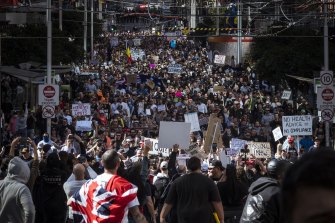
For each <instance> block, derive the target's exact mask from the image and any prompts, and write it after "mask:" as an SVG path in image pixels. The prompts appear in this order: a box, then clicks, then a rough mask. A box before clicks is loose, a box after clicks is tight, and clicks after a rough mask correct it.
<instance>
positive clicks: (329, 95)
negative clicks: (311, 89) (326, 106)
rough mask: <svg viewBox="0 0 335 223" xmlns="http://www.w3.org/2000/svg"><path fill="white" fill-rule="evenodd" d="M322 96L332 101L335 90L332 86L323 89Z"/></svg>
mask: <svg viewBox="0 0 335 223" xmlns="http://www.w3.org/2000/svg"><path fill="white" fill-rule="evenodd" d="M321 97H322V99H323V100H325V101H331V100H333V98H334V91H333V90H332V89H330V88H326V89H323V91H322V92H321Z"/></svg>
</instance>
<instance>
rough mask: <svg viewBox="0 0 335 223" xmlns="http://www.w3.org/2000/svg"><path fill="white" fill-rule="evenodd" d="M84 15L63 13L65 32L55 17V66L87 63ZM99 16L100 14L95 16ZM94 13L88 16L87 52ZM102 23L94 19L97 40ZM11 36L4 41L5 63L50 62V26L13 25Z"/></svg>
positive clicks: (95, 38) (7, 32)
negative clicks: (84, 48)
mask: <svg viewBox="0 0 335 223" xmlns="http://www.w3.org/2000/svg"><path fill="white" fill-rule="evenodd" d="M83 14H84V13H83V12H82V11H78V12H73V11H71V12H66V11H64V12H63V31H60V30H59V28H58V14H53V18H52V20H53V28H52V35H53V39H52V63H53V64H55V65H56V64H60V63H62V64H68V63H71V62H79V61H82V60H83V56H84V51H83V33H84V31H83V30H84V28H83V18H84V15H83ZM95 15H96V14H95ZM89 22H90V13H88V29H87V36H88V39H87V44H88V45H87V49H90V45H89V44H90V39H89V38H90V23H89ZM101 32H102V24H101V21H99V20H98V19H97V18H94V40H95V42H96V41H98V40H99V34H100V33H101ZM6 34H7V36H11V37H13V38H10V37H9V38H6V39H3V40H2V55H3V56H2V61H3V64H4V65H17V64H19V63H22V62H27V61H35V62H40V63H42V64H46V63H47V61H46V60H47V39H46V36H47V27H46V25H45V24H27V25H24V26H12V27H11V28H10V29H9V30H6Z"/></svg>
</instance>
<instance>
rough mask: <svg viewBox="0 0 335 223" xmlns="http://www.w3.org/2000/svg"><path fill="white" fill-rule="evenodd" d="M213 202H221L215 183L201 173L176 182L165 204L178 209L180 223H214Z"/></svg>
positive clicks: (191, 174) (187, 175)
mask: <svg viewBox="0 0 335 223" xmlns="http://www.w3.org/2000/svg"><path fill="white" fill-rule="evenodd" d="M213 201H214V202H220V201H221V199H220V195H219V191H218V188H217V186H216V185H215V183H214V182H213V181H212V180H211V179H209V178H208V177H206V176H204V175H202V174H200V173H190V174H186V175H184V176H182V177H180V178H178V179H176V180H175V182H174V183H173V184H172V186H171V188H170V191H169V194H168V196H167V198H166V200H165V203H167V204H172V205H173V206H174V207H176V210H177V215H178V223H203V222H206V223H214V217H213V207H212V204H211V202H213Z"/></svg>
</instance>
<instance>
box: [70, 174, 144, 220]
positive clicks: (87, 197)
mask: <svg viewBox="0 0 335 223" xmlns="http://www.w3.org/2000/svg"><path fill="white" fill-rule="evenodd" d="M136 195H137V187H136V186H134V185H133V184H131V183H129V182H128V181H127V180H125V179H123V178H122V177H120V176H117V175H111V174H102V175H99V176H98V177H97V178H95V179H94V180H89V181H88V182H86V183H85V184H84V185H83V186H82V187H81V189H80V190H79V191H78V192H76V193H75V194H74V195H73V196H72V197H71V198H70V199H69V201H68V205H70V206H71V207H72V210H73V220H74V222H75V223H93V222H97V223H107V222H113V223H121V222H122V221H123V220H124V219H125V218H127V217H128V216H127V213H128V210H127V205H128V204H129V202H131V201H134V200H135V199H136Z"/></svg>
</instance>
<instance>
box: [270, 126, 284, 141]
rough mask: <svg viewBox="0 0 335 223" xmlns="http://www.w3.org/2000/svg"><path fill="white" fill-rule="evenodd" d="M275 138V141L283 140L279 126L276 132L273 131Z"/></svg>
mask: <svg viewBox="0 0 335 223" xmlns="http://www.w3.org/2000/svg"><path fill="white" fill-rule="evenodd" d="M272 134H273V138H274V139H275V141H278V140H279V139H281V138H283V133H282V132H281V129H280V127H279V126H278V127H277V128H275V129H274V130H272Z"/></svg>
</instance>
